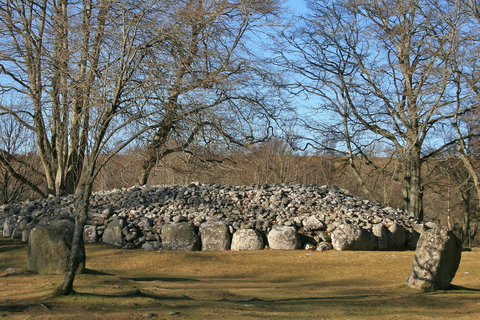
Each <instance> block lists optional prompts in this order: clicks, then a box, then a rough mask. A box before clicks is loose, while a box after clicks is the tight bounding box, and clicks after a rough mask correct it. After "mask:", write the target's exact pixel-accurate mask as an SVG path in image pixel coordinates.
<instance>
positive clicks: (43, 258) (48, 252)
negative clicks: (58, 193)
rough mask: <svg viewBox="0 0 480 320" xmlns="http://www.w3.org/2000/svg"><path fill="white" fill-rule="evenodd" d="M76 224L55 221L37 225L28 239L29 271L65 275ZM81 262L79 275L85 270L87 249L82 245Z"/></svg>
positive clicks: (68, 221)
mask: <svg viewBox="0 0 480 320" xmlns="http://www.w3.org/2000/svg"><path fill="white" fill-rule="evenodd" d="M74 227H75V224H74V223H73V222H72V221H70V220H54V221H51V222H50V224H48V225H37V226H36V227H35V228H33V229H32V230H31V231H30V235H29V237H28V269H29V270H31V271H34V272H37V273H40V274H64V273H65V271H66V268H67V265H68V259H69V256H70V251H71V247H72V240H73V232H74ZM81 246H82V249H81V255H80V257H79V259H80V260H81V263H80V266H79V268H78V270H77V273H80V272H82V271H83V270H84V269H85V248H84V246H83V241H82V243H81Z"/></svg>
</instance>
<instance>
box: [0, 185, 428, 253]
mask: <svg viewBox="0 0 480 320" xmlns="http://www.w3.org/2000/svg"><path fill="white" fill-rule="evenodd" d="M75 200H76V197H75V196H74V195H70V196H67V197H51V198H48V199H37V200H30V201H28V200H27V201H25V202H22V203H16V204H7V205H3V206H0V232H1V233H2V234H3V236H4V237H12V238H15V239H22V240H23V241H27V240H28V236H29V232H30V230H31V229H32V228H34V227H35V226H36V225H39V224H40V225H42V224H49V223H50V222H51V221H53V220H59V219H72V218H73V216H74V205H75ZM421 230H423V224H421V223H419V222H418V221H416V220H415V219H414V218H412V217H409V216H407V215H406V214H405V213H404V212H402V211H400V210H399V209H395V208H392V207H382V206H380V205H379V204H378V203H375V202H373V201H370V200H367V199H365V198H359V197H355V196H352V195H349V194H348V192H347V191H344V190H340V189H339V188H337V187H334V188H332V189H329V188H327V187H326V186H322V187H319V186H315V185H292V186H289V185H279V184H272V185H266V184H265V185H250V186H220V185H213V184H200V183H192V184H189V185H185V186H180V185H175V186H168V185H163V186H142V187H138V186H136V187H131V188H128V189H126V188H125V189H122V190H111V191H101V192H97V193H94V194H93V195H92V197H91V204H90V209H89V219H88V221H87V223H86V226H85V232H84V236H85V241H86V242H105V243H111V244H114V245H117V246H122V247H124V248H140V247H141V248H144V249H165V250H209V251H212V250H229V249H232V250H256V249H261V248H264V247H265V246H268V247H270V248H272V249H285V250H290V249H297V248H303V249H317V250H320V251H323V250H328V249H332V248H333V249H336V250H384V249H398V248H410V249H414V248H415V246H416V243H417V240H418V237H419V233H420V232H421Z"/></svg>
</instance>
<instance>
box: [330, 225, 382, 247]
mask: <svg viewBox="0 0 480 320" xmlns="http://www.w3.org/2000/svg"><path fill="white" fill-rule="evenodd" d="M332 245H333V248H334V249H335V250H373V249H374V248H375V241H374V239H373V235H372V234H371V233H370V232H368V231H367V230H365V229H363V228H361V227H360V226H358V225H355V224H348V223H342V224H341V225H339V226H338V227H337V228H335V231H333V233H332Z"/></svg>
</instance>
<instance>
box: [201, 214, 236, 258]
mask: <svg viewBox="0 0 480 320" xmlns="http://www.w3.org/2000/svg"><path fill="white" fill-rule="evenodd" d="M199 233H200V240H201V242H202V250H203V251H225V250H229V249H230V243H231V240H230V232H229V230H228V226H227V225H226V224H225V223H224V222H221V221H208V222H205V223H202V224H201V225H200V232H199Z"/></svg>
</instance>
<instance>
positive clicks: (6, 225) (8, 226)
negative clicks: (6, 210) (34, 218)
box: [2, 215, 17, 238]
mask: <svg viewBox="0 0 480 320" xmlns="http://www.w3.org/2000/svg"><path fill="white" fill-rule="evenodd" d="M16 224H17V217H16V216H15V215H12V216H10V217H7V218H6V219H5V221H4V222H3V233H2V235H3V236H4V237H6V238H11V237H12V235H13V232H14V231H15V227H16Z"/></svg>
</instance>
